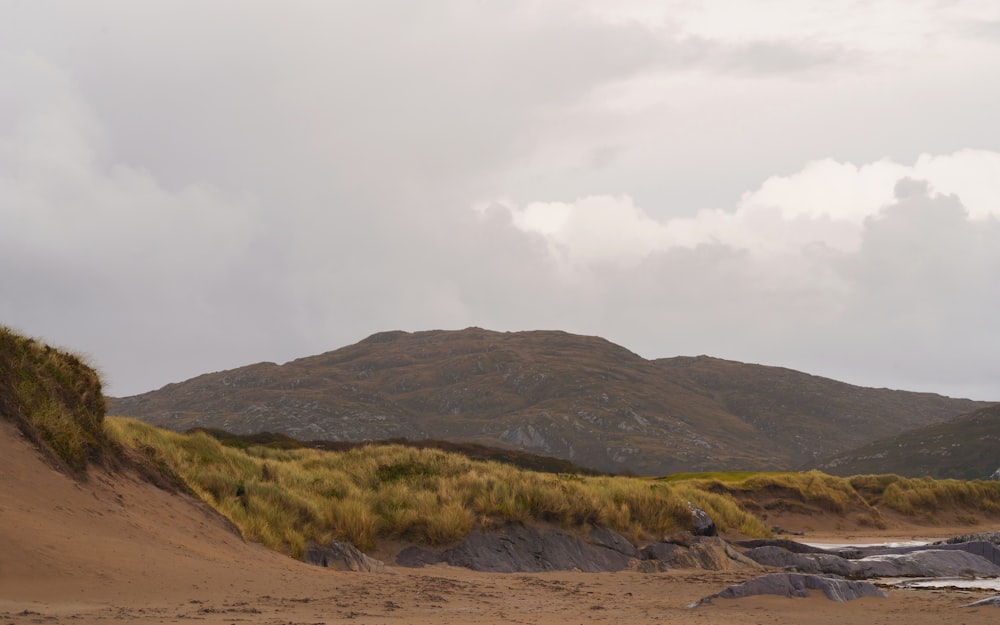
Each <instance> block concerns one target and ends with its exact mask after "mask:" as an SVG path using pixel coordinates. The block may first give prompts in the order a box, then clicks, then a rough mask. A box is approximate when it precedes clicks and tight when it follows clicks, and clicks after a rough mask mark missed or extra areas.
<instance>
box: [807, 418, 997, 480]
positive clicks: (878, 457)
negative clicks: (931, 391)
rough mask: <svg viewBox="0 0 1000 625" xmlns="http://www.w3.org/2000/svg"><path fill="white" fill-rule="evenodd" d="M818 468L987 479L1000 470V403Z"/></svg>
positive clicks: (846, 472)
mask: <svg viewBox="0 0 1000 625" xmlns="http://www.w3.org/2000/svg"><path fill="white" fill-rule="evenodd" d="M818 468H819V469H820V470H822V471H826V472H827V473H833V474H835V475H856V474H861V473H896V474H899V475H905V476H909V477H923V476H931V477H935V478H956V479H963V480H972V479H986V478H989V477H990V476H991V475H993V474H994V473H995V472H997V471H1000V405H996V406H991V407H989V408H983V409H982V410H977V411H975V412H973V413H971V414H967V415H962V416H960V417H956V418H954V419H951V420H949V421H946V422H944V423H937V424H934V425H929V426H927V427H922V428H918V429H916V430H910V431H908V432H903V433H902V434H899V435H898V436H893V437H891V438H885V439H881V440H878V441H875V442H873V443H871V444H868V445H865V446H864V447H860V448H858V449H854V450H851V451H848V452H845V453H842V454H838V455H836V456H834V457H833V458H831V459H829V460H826V461H824V462H822V463H820V464H819V465H818Z"/></svg>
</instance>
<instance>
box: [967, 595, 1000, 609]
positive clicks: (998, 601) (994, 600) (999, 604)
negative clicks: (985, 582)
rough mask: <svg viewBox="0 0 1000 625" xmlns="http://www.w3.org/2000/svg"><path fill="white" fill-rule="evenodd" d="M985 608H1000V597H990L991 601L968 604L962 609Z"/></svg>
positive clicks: (983, 600) (985, 600) (982, 600)
mask: <svg viewBox="0 0 1000 625" xmlns="http://www.w3.org/2000/svg"><path fill="white" fill-rule="evenodd" d="M984 606H993V607H995V608H1000V596H998V597H990V598H989V599H981V600H979V601H973V602H972V603H966V604H965V605H963V606H959V607H961V608H981V607H984Z"/></svg>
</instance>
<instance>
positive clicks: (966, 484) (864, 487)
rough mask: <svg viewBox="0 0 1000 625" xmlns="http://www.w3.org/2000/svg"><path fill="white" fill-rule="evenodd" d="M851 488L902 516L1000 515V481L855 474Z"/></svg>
mask: <svg viewBox="0 0 1000 625" xmlns="http://www.w3.org/2000/svg"><path fill="white" fill-rule="evenodd" d="M847 480H848V481H849V482H850V483H851V485H852V486H853V487H854V488H855V489H856V490H857V491H858V492H861V493H864V494H865V496H866V497H867V498H868V499H870V500H871V501H872V502H873V504H877V505H882V506H885V507H886V508H891V509H893V510H896V511H897V512H902V513H903V514H907V515H911V516H916V515H925V516H927V515H934V514H935V513H938V512H941V511H944V510H959V511H962V510H964V511H967V512H983V513H987V514H997V513H1000V482H998V481H983V480H971V481H965V480H935V479H932V478H929V477H926V478H919V479H912V478H906V477H900V476H898V475H856V476H854V477H851V478H847Z"/></svg>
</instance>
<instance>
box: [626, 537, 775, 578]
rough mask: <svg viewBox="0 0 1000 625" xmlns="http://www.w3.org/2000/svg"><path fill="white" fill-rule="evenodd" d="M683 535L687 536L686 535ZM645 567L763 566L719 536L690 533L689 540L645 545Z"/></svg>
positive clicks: (716, 568) (712, 568)
mask: <svg viewBox="0 0 1000 625" xmlns="http://www.w3.org/2000/svg"><path fill="white" fill-rule="evenodd" d="M682 538H683V537H682ZM642 560H643V561H642V562H640V563H638V564H637V566H636V568H638V569H639V570H642V571H647V572H652V571H666V570H669V569H705V570H709V571H728V570H731V569H735V568H760V567H759V565H758V564H757V563H756V562H754V561H753V560H751V559H749V558H747V557H745V556H744V555H743V554H741V553H740V552H739V551H737V550H736V549H734V548H733V547H732V546H730V545H729V543H727V542H726V541H724V540H722V539H721V538H719V537H718V536H690V535H689V536H688V537H687V539H686V540H676V539H674V540H671V541H665V542H657V543H652V544H650V545H647V546H646V547H643V549H642Z"/></svg>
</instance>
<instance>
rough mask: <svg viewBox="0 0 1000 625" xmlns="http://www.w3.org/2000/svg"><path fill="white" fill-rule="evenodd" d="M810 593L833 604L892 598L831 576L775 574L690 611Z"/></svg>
mask: <svg viewBox="0 0 1000 625" xmlns="http://www.w3.org/2000/svg"><path fill="white" fill-rule="evenodd" d="M810 590H819V591H821V592H822V593H823V596H825V597H826V598H827V599H830V600H831V601H853V600H854V599H860V598H862V597H880V598H883V599H884V598H886V597H887V596H888V595H886V594H885V593H884V592H882V591H881V590H879V589H878V588H876V587H875V585H874V584H871V583H869V582H864V581H857V580H847V579H844V578H842V577H836V576H831V575H804V574H801V573H772V574H770V575H763V576H761V577H755V578H754V579H751V580H749V581H746V582H743V583H742V584H735V585H733V586H730V587H728V588H726V589H725V590H723V591H722V592H719V593H716V594H714V595H709V596H708V597H705V598H704V599H701V600H700V601H698V602H696V603H694V604H692V605H691V606H690V607H697V606H700V605H705V604H706V603H711V601H712V600H713V599H741V598H743V597H751V596H755V595H777V596H779V597H799V598H805V597H808V596H809V591H810Z"/></svg>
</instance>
